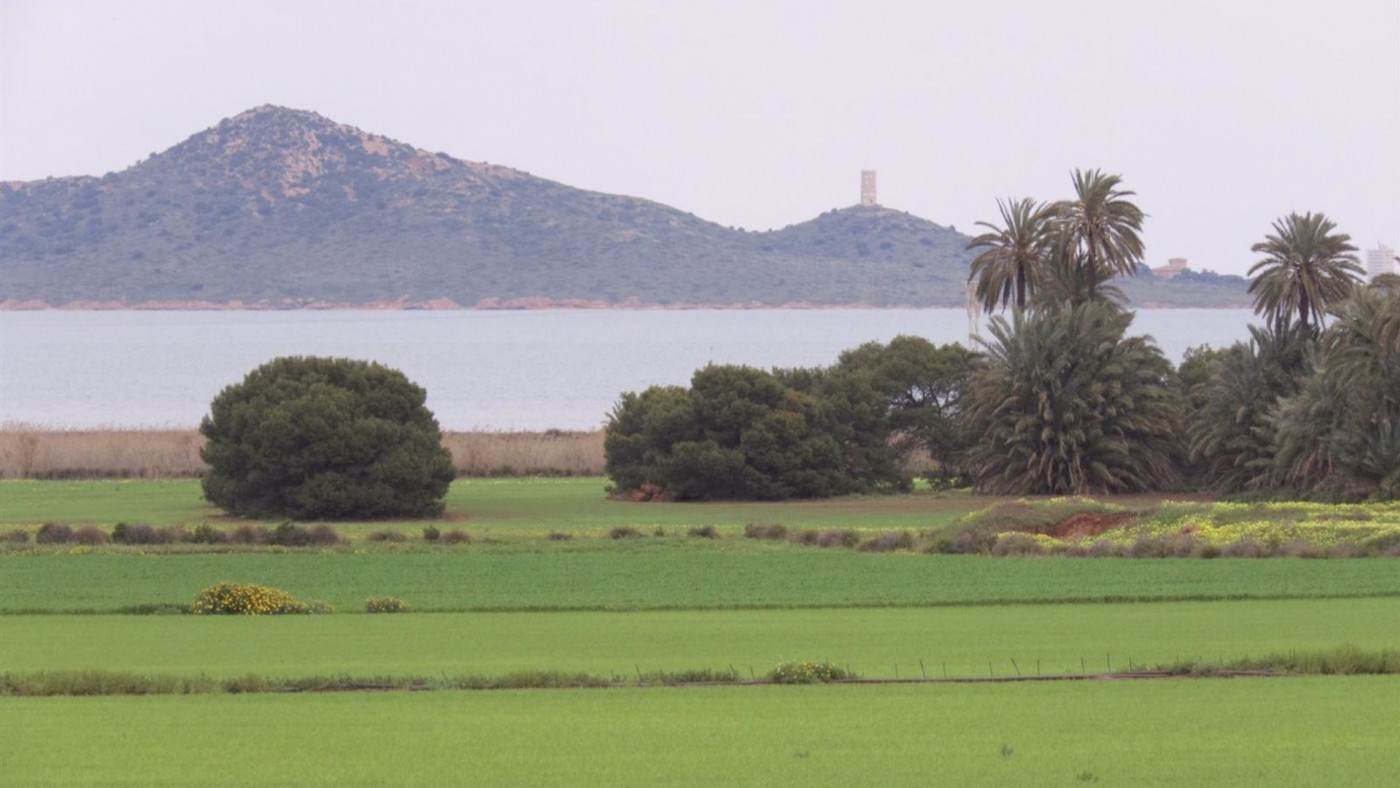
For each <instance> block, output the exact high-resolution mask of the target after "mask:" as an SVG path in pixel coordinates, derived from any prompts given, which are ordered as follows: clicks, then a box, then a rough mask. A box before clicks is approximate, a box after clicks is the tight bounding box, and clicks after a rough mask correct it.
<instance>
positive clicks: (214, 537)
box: [190, 523, 229, 544]
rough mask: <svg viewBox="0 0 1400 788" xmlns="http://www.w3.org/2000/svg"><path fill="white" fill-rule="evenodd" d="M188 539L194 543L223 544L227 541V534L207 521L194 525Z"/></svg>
mask: <svg viewBox="0 0 1400 788" xmlns="http://www.w3.org/2000/svg"><path fill="white" fill-rule="evenodd" d="M190 541H191V542H195V543H196V544H224V543H226V542H228V541H229V538H228V534H226V533H224V532H223V531H220V530H219V529H217V528H215V527H214V526H212V525H210V524H209V523H200V524H199V525H196V526H195V527H194V534H193V535H191V537H190Z"/></svg>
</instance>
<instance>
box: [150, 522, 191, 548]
mask: <svg viewBox="0 0 1400 788" xmlns="http://www.w3.org/2000/svg"><path fill="white" fill-rule="evenodd" d="M155 540H156V544H184V543H185V542H193V541H194V534H192V533H190V532H189V529H187V528H185V526H183V525H172V526H168V527H166V528H157V529H156V533H155Z"/></svg>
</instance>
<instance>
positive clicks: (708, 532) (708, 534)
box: [686, 525, 719, 539]
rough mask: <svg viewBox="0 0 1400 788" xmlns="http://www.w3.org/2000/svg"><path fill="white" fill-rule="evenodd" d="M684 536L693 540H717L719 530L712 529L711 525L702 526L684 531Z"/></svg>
mask: <svg viewBox="0 0 1400 788" xmlns="http://www.w3.org/2000/svg"><path fill="white" fill-rule="evenodd" d="M686 536H690V537H693V538H695V539H718V538H719V529H718V528H716V527H714V526H713V525H702V526H700V527H698V528H692V529H690V530H689V531H686Z"/></svg>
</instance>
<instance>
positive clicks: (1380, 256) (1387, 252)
mask: <svg viewBox="0 0 1400 788" xmlns="http://www.w3.org/2000/svg"><path fill="white" fill-rule="evenodd" d="M1376 246H1377V247H1379V248H1377V249H1367V250H1366V278H1367V279H1375V278H1376V277H1378V276H1380V275H1381V274H1393V273H1395V250H1394V249H1391V248H1390V247H1389V246H1386V245H1385V244H1383V243H1380V242H1379V241H1377V242H1376Z"/></svg>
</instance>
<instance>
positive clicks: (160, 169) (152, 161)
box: [0, 106, 1245, 308]
mask: <svg viewBox="0 0 1400 788" xmlns="http://www.w3.org/2000/svg"><path fill="white" fill-rule="evenodd" d="M968 240H969V239H968V237H967V236H965V235H962V234H961V233H958V232H957V231H955V230H954V229H953V228H951V227H944V226H942V225H938V224H935V223H933V222H930V221H927V220H925V219H920V218H918V217H916V216H911V215H909V214H907V213H903V212H900V211H894V210H890V209H887V208H883V207H879V206H865V207H852V208H845V209H841V210H835V211H830V212H828V213H825V214H822V215H821V216H818V217H817V218H815V219H813V220H811V221H808V222H804V223H802V224H797V225H793V226H790V227H787V228H784V229H782V230H775V231H770V232H746V231H743V230H735V229H729V228H726V227H722V226H720V225H718V224H715V223H713V222H708V221H705V220H703V219H699V218H697V217H695V216H693V215H691V214H688V213H684V212H682V211H678V210H676V209H674V208H670V207H668V206H665V205H661V204H659V203H655V202H651V201H649V200H643V199H639V198H636V197H626V196H620V195H611V194H601V193H598V192H591V191H586V190H582V189H575V188H572V187H569V186H565V185H563V184H560V183H555V182H553V181H549V180H545V179H543V178H537V177H534V176H532V175H529V174H527V173H524V172H521V171H519V170H513V169H510V168H508V167H501V166H496V165H491V164H482V163H477V162H468V161H462V160H459V159H455V158H453V157H451V156H448V155H447V154H444V153H430V152H427V151H423V150H419V149H416V148H413V147H411V146H408V145H405V144H403V143H400V142H397V141H394V140H391V139H388V138H386V137H381V136H377V135H374V134H368V133H366V132H363V131H360V130H359V129H356V128H353V127H350V126H345V125H341V124H337V123H334V122H332V121H330V120H327V119H326V118H323V117H321V116H320V115H317V114H315V113H312V112H303V111H298V110H291V109H285V108H281V107H273V106H263V107H258V108H256V109H253V110H249V111H248V112H244V113H243V114H241V115H238V116H236V117H233V118H230V119H226V120H224V121H222V122H221V123H219V124H218V125H217V126H215V127H213V128H211V129H208V130H206V131H203V132H200V133H199V134H196V135H195V136H193V137H191V138H189V139H188V140H186V141H184V142H182V143H180V144H179V145H176V146H175V147H173V148H170V149H169V150H167V151H165V152H163V153H159V154H155V155H153V156H151V157H150V158H148V159H146V160H145V161H142V162H139V163H138V164H136V165H134V166H132V167H130V168H128V169H126V170H124V171H122V172H119V173H112V174H108V175H106V176H103V177H101V178H95V177H78V178H50V179H46V180H43V181H32V182H25V183H4V184H0V305H4V306H9V307H11V308H13V307H16V306H19V305H22V304H24V302H42V303H45V304H49V305H55V306H58V305H65V304H77V305H81V304H89V305H91V304H102V305H107V306H122V305H125V306H134V305H140V304H146V303H151V302H161V303H163V304H166V305H170V304H177V303H189V304H191V305H195V304H196V302H198V304H203V305H212V304H231V303H232V304H242V305H247V306H264V307H286V308H290V307H299V306H316V305H337V304H338V305H368V304H384V305H393V306H415V305H437V306H452V305H460V306H468V307H471V306H480V307H498V308H499V307H518V306H539V305H547V304H559V303H565V304H578V305H595V306H602V305H626V304H639V305H669V306H682V305H768V306H781V305H795V304H809V305H814V306H832V305H853V304H862V305H869V306H906V305H907V306H958V305H961V304H962V303H963V300H964V282H965V280H966V278H967V269H968V264H969V261H970V259H971V257H970V255H969V254H968V252H967V251H966V246H967V242H968ZM1179 279H1180V278H1179ZM1227 279H1232V280H1235V281H1233V282H1215V283H1212V284H1210V285H1209V286H1203V285H1199V284H1198V286H1196V288H1195V290H1190V289H1189V288H1183V287H1182V284H1181V283H1180V282H1178V283H1164V282H1155V281H1152V280H1151V278H1150V277H1147V278H1140V279H1139V280H1137V281H1134V282H1132V283H1129V284H1130V285H1131V287H1130V288H1129V289H1130V290H1131V291H1132V295H1133V297H1134V300H1135V301H1139V302H1141V303H1152V304H1158V305H1183V306H1186V305H1190V306H1197V305H1237V304H1243V303H1245V299H1244V297H1243V284H1242V283H1243V280H1240V279H1239V278H1238V277H1229V278H1227ZM1202 288H1204V289H1205V290H1206V291H1208V293H1207V294H1206V295H1204V296H1203V295H1202V293H1201V292H1197V291H1199V290H1201V289H1202ZM1188 290H1189V293H1188ZM1202 299H1205V300H1204V301H1203V300H1202Z"/></svg>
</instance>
